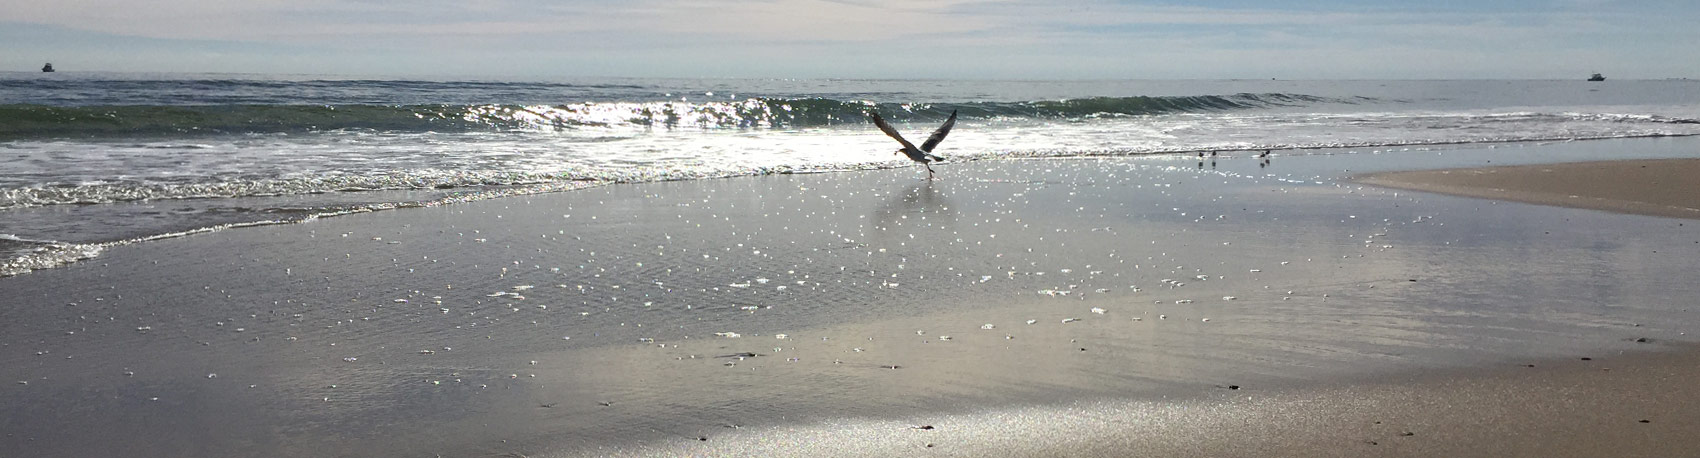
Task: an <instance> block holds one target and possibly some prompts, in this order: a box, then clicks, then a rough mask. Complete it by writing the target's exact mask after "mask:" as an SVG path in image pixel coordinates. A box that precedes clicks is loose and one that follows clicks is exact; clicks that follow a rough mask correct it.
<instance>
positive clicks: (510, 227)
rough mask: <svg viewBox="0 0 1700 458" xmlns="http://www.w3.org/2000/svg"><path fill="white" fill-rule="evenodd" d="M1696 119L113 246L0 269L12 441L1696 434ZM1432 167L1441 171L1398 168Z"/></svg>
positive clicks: (1341, 440) (1679, 446)
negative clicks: (1551, 139) (1412, 147)
mask: <svg viewBox="0 0 1700 458" xmlns="http://www.w3.org/2000/svg"><path fill="white" fill-rule="evenodd" d="M1696 144H1700V143H1697V142H1695V141H1692V140H1691V139H1676V140H1672V139H1660V140H1655V141H1603V142H1578V143H1576V144H1567V145H1559V146H1539V145H1536V146H1529V147H1526V148H1522V149H1520V150H1515V151H1507V150H1505V149H1501V150H1497V151H1493V152H1492V154H1494V155H1495V156H1493V157H1494V158H1495V159H1494V160H1495V161H1496V162H1495V165H1498V164H1501V163H1506V162H1511V163H1518V162H1521V163H1525V164H1540V163H1542V162H1543V161H1550V160H1551V158H1553V157H1564V158H1566V159H1571V158H1578V157H1580V158H1583V159H1587V158H1594V159H1605V158H1612V157H1614V156H1612V155H1613V154H1614V152H1616V151H1619V150H1622V149H1632V150H1633V149H1637V148H1640V149H1641V150H1653V149H1657V150H1659V151H1675V152H1673V153H1662V154H1665V155H1666V156H1669V157H1665V158H1663V159H1660V161H1661V162H1657V163H1650V162H1641V161H1624V162H1595V163H1587V164H1565V165H1539V166H1528V167H1512V168H1498V167H1496V168H1491V169H1483V168H1479V167H1477V166H1478V165H1481V157H1482V156H1481V154H1482V153H1483V152H1482V151H1481V150H1478V149H1472V148H1470V147H1462V146H1461V147H1456V148H1451V149H1434V150H1430V151H1422V152H1389V153H1386V154H1379V153H1378V154H1369V153H1367V152H1352V151H1307V152H1284V153H1283V154H1277V155H1276V157H1274V158H1272V159H1271V160H1269V161H1267V162H1265V161H1260V160H1258V159H1256V158H1253V157H1250V156H1249V155H1235V154H1230V155H1228V156H1224V157H1222V158H1220V159H1216V160H1211V161H1209V162H1205V161H1195V160H1193V159H1192V158H1190V157H1174V156H1166V157H1135V158H1093V159H1053V160H986V161H975V162H965V163H957V164H948V165H943V166H937V167H935V168H937V169H938V170H939V172H940V173H939V175H940V177H941V178H942V179H941V180H938V181H931V182H929V181H927V180H925V179H924V176H925V173H924V172H918V170H919V169H909V168H906V169H893V170H875V171H858V172H842V173H823V174H795V175H770V176H761V177H749V178H734V179H721V180H695V181H677V182H659V183H642V184H617V185H608V186H601V187H595V188H589V189H582V190H577V191H570V192H562V193H553V194H540V195H531V196H520V197H511V198H502V199H493V200H485V201H478V202H470V203H464V204H455V205H442V206H433V207H428V208H418V209H405V210H397V211H383V212H373V213H366V214H356V215H349V216H341V217H335V218H324V219H319V220H314V221H310V222H306V223H300V224H288V225H277V226H263V227H248V228H237V229H230V230H222V231H216V232H211V233H205V234H197V235H193V236H189V237H181V238H174V239H167V240H159V241H152V242H146V243H138V244H131V245H123V246H116V247H112V248H110V249H108V250H107V251H106V252H105V253H103V254H101V256H100V257H98V258H96V259H93V260H90V261H85V262H80V263H76V264H72V265H70V266H68V267H64V268H58V269H50V270H43V271H37V272H33V273H29V274H25V275H19V276H15V277H8V278H0V297H4V298H6V299H5V300H6V302H7V305H6V306H5V307H0V381H4V382H5V383H6V384H7V385H5V388H4V389H0V413H3V415H0V429H3V430H4V433H3V434H4V436H3V437H0V450H4V451H0V456H32V457H33V456H139V457H146V456H161V457H164V456H432V455H441V456H531V457H539V456H603V455H614V456H656V455H661V456H693V455H694V456H894V455H896V456H930V455H939V456H1680V455H1683V454H1686V453H1689V452H1688V451H1690V450H1696V449H1700V439H1697V438H1695V437H1694V436H1693V435H1692V434H1691V433H1690V431H1693V430H1694V429H1695V428H1696V426H1700V413H1697V412H1700V410H1697V409H1695V400H1697V399H1700V389H1697V388H1696V387H1695V386H1694V385H1693V384H1692V380H1694V379H1695V377H1696V376H1700V364H1697V363H1700V349H1696V348H1694V346H1693V345H1694V344H1695V343H1696V339H1694V337H1693V336H1694V335H1695V334H1694V333H1695V332H1696V331H1697V329H1696V325H1700V310H1697V309H1696V307H1695V304H1694V299H1693V298H1694V297H1700V286H1696V285H1697V283H1696V282H1695V281H1694V280H1695V276H1694V274H1693V273H1692V269H1691V267H1692V260H1693V259H1696V256H1697V255H1700V226H1697V225H1695V224H1688V223H1692V222H1693V221H1691V220H1689V219H1682V218H1669V217H1667V216H1672V215H1673V213H1671V212H1675V216H1684V217H1685V218H1692V216H1691V215H1685V214H1682V213H1681V212H1678V211H1675V210H1670V211H1658V210H1657V209H1666V210H1669V209H1673V208H1689V209H1692V208H1700V193H1696V192H1691V191H1684V190H1683V189H1685V188H1682V187H1683V186H1690V187H1691V186H1692V184H1693V180H1681V179H1678V178H1679V177H1682V176H1691V175H1684V174H1685V173H1686V172H1683V171H1693V170H1694V169H1695V168H1696V167H1700V166H1697V165H1695V164H1696V163H1695V160H1694V159H1680V160H1677V159H1678V158H1679V157H1681V156H1680V155H1682V154H1684V153H1683V151H1693V149H1692V147H1693V146H1694V145H1696ZM1394 156H1397V157H1398V159H1395V158H1394ZM1643 165H1648V167H1642V166H1643ZM1416 169H1424V170H1447V171H1448V172H1416V173H1396V174H1395V173H1389V174H1380V173H1381V172H1398V171H1402V170H1416ZM1671 174H1674V175H1671ZM1354 176H1368V177H1369V178H1364V179H1363V181H1362V183H1358V182H1353V181H1349V179H1350V178H1351V177H1354ZM1460 177H1469V180H1468V181H1466V180H1463V179H1462V178H1460ZM1555 177H1561V178H1555ZM1454 179H1456V180H1454ZM1479 180H1485V181H1479ZM1363 183H1371V184H1375V185H1376V186H1368V185H1365V184H1363ZM1382 186H1388V187H1382ZM1399 188H1403V189H1399ZM1484 188H1485V189H1489V190H1488V191H1472V189H1484ZM1407 189H1422V190H1425V191H1435V192H1443V193H1447V194H1459V195H1480V196H1484V197H1490V199H1478V198H1469V197H1458V196H1454V195H1447V194H1432V193H1429V192H1411V191H1409V190H1407ZM1501 190H1503V191H1501ZM1484 193H1485V194H1484ZM1556 194H1563V195H1565V198H1564V199H1550V198H1537V197H1530V196H1536V195H1546V196H1550V195H1556ZM1572 195H1574V196H1578V197H1575V198H1571V197H1569V196H1572ZM1491 199H1498V200H1491ZM1543 199H1544V200H1543ZM1519 201H1528V202H1535V203H1543V204H1556V203H1562V204H1565V205H1570V207H1559V206H1550V205H1531V204H1525V203H1517V202H1519ZM1579 201H1580V202H1585V203H1578V202H1579ZM1599 202H1610V203H1611V204H1610V205H1609V206H1607V207H1606V209H1609V210H1612V212H1601V211H1595V210H1591V208H1601V207H1599V205H1601V204H1599ZM1655 207H1656V208H1655Z"/></svg>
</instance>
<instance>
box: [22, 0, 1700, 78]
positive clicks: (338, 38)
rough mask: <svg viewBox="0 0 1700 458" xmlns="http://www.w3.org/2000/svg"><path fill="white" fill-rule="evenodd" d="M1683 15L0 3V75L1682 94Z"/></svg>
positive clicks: (1026, 6)
mask: <svg viewBox="0 0 1700 458" xmlns="http://www.w3.org/2000/svg"><path fill="white" fill-rule="evenodd" d="M1696 23H1700V1H1694V0H1474V1H1470V0H1428V1H1392V0H1360V1H1346V0H1295V1H1254V0H1199V1H1181V0H1128V1H1117V0H1081V1H1053V0H767V1H763V0H755V1H729V0H633V1H624V2H615V1H587V0H553V1H552V0H414V1H396V0H53V1H42V0H0V71H35V70H36V69H38V68H40V66H41V65H42V64H43V63H45V62H52V63H53V64H54V65H55V67H57V68H58V69H59V70H60V71H123V72H233V73H272V74H279V73H283V74H321V75H352V76H394V77H407V76H475V77H492V78H547V77H583V76H627V77H693V78H694V77H776V78H944V79H965V78H967V79H1225V78H1282V79H1450V78H1558V79H1569V78H1579V77H1584V76H1586V75H1588V74H1589V73H1593V72H1601V73H1605V74H1607V75H1608V76H1610V77H1613V78H1625V79H1635V78H1649V79H1656V78H1679V77H1687V78H1697V77H1700V32H1697V31H1696V30H1700V28H1697V27H1695V26H1694V24H1696Z"/></svg>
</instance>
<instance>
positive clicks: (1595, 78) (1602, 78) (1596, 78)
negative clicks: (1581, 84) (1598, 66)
mask: <svg viewBox="0 0 1700 458" xmlns="http://www.w3.org/2000/svg"><path fill="white" fill-rule="evenodd" d="M1605 80H1606V77H1605V75H1601V74H1598V73H1595V74H1594V76H1590V77H1588V81H1605Z"/></svg>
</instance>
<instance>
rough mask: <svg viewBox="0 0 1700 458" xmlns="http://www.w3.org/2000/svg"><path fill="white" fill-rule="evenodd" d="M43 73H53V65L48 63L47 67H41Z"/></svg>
mask: <svg viewBox="0 0 1700 458" xmlns="http://www.w3.org/2000/svg"><path fill="white" fill-rule="evenodd" d="M41 72H42V73H53V63H52V62H48V63H47V65H43V66H41Z"/></svg>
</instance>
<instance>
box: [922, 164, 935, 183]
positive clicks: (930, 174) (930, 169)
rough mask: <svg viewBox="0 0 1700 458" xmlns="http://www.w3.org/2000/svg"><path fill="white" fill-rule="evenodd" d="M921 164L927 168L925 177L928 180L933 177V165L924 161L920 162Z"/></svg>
mask: <svg viewBox="0 0 1700 458" xmlns="http://www.w3.org/2000/svg"><path fill="white" fill-rule="evenodd" d="M921 166H922V167H926V168H927V179H928V180H931V179H933V166H932V165H931V164H928V163H925V162H922V163H921Z"/></svg>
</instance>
